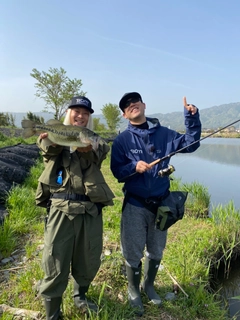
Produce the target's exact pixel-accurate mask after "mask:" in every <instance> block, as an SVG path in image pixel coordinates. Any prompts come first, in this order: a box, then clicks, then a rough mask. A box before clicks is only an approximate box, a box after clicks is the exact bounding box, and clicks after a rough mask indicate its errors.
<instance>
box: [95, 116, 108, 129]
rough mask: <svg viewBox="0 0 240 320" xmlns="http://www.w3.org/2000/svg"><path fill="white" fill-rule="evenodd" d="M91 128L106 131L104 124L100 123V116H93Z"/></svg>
mask: <svg viewBox="0 0 240 320" xmlns="http://www.w3.org/2000/svg"><path fill="white" fill-rule="evenodd" d="M93 130H94V131H106V128H105V125H104V124H103V123H100V118H93Z"/></svg>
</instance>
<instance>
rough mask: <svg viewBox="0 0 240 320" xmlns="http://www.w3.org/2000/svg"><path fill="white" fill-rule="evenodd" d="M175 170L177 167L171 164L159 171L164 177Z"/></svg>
mask: <svg viewBox="0 0 240 320" xmlns="http://www.w3.org/2000/svg"><path fill="white" fill-rule="evenodd" d="M174 171H175V168H174V166H173V165H171V164H169V165H168V167H167V168H164V169H161V170H159V171H158V175H159V176H160V177H161V178H163V177H169V176H170V175H171V174H172V173H173V172H174Z"/></svg>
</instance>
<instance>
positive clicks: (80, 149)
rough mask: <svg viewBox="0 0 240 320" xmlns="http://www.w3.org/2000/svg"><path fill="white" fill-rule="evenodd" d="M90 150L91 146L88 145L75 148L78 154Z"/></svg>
mask: <svg viewBox="0 0 240 320" xmlns="http://www.w3.org/2000/svg"><path fill="white" fill-rule="evenodd" d="M91 150H92V145H89V146H87V147H79V148H77V151H78V152H88V151H91Z"/></svg>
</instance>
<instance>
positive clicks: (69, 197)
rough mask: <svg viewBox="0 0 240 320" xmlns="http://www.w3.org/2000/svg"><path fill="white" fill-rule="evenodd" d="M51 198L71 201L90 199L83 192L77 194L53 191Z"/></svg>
mask: <svg viewBox="0 0 240 320" xmlns="http://www.w3.org/2000/svg"><path fill="white" fill-rule="evenodd" d="M51 198H53V199H63V200H73V201H91V200H90V198H89V197H88V196H86V195H85V194H78V193H53V194H52V196H51Z"/></svg>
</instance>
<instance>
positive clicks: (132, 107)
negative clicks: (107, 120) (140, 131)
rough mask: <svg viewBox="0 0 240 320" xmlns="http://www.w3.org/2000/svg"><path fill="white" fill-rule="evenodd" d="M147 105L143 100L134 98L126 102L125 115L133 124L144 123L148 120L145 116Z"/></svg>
mask: <svg viewBox="0 0 240 320" xmlns="http://www.w3.org/2000/svg"><path fill="white" fill-rule="evenodd" d="M145 109H146V105H145V103H143V102H142V101H140V100H138V101H136V100H132V101H130V102H129V103H127V104H126V107H125V108H124V113H123V116H124V118H125V119H128V120H129V121H130V122H131V123H132V124H136V125H139V124H142V123H144V122H145V121H146V117H145Z"/></svg>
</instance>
